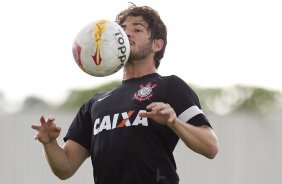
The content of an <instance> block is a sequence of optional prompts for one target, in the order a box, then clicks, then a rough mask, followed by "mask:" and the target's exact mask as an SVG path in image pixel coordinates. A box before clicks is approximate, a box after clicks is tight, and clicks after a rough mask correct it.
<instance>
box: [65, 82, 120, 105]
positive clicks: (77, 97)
mask: <svg viewBox="0 0 282 184" xmlns="http://www.w3.org/2000/svg"><path fill="white" fill-rule="evenodd" d="M120 84H121V81H113V82H110V83H107V84H104V85H101V86H98V87H97V88H91V89H84V90H72V91H71V92H70V94H69V95H68V97H67V99H66V101H65V102H64V103H63V104H62V106H61V108H64V109H76V108H78V107H80V106H81V105H82V104H83V103H84V102H85V101H86V100H88V99H89V98H91V97H92V96H94V95H95V94H96V93H100V92H103V91H108V90H111V89H113V88H116V87H117V86H119V85H120Z"/></svg>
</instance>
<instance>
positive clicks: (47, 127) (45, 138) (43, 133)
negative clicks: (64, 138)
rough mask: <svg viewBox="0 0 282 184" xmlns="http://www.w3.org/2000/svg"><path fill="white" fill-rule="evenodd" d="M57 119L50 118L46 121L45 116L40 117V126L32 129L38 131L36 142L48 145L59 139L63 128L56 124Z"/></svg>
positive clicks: (33, 126)
mask: <svg viewBox="0 0 282 184" xmlns="http://www.w3.org/2000/svg"><path fill="white" fill-rule="evenodd" d="M54 121H55V118H53V117H50V118H48V119H47V121H46V119H45V117H44V116H41V117H40V125H32V126H31V128H32V129H34V130H37V133H36V135H35V137H34V138H35V140H38V141H40V142H41V143H42V144H48V143H50V142H52V141H54V140H56V139H57V137H58V136H59V135H60V132H61V128H60V127H58V126H57V125H56V124H55V123H54Z"/></svg>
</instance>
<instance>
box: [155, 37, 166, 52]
mask: <svg viewBox="0 0 282 184" xmlns="http://www.w3.org/2000/svg"><path fill="white" fill-rule="evenodd" d="M163 46H164V41H163V40H162V39H156V40H154V41H153V45H152V50H153V52H158V51H160V50H162V48H163Z"/></svg>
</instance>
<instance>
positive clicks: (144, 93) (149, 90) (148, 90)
mask: <svg viewBox="0 0 282 184" xmlns="http://www.w3.org/2000/svg"><path fill="white" fill-rule="evenodd" d="M139 87H140V89H139V90H138V92H137V93H135V94H134V97H133V99H136V100H138V101H139V102H143V101H145V100H150V98H151V97H152V96H153V88H155V87H157V84H152V83H151V82H148V83H147V84H146V86H144V84H141V85H140V86H139Z"/></svg>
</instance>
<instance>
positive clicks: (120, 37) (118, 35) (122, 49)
mask: <svg viewBox="0 0 282 184" xmlns="http://www.w3.org/2000/svg"><path fill="white" fill-rule="evenodd" d="M115 35H116V38H117V41H118V43H119V44H120V47H118V50H119V51H120V53H121V54H122V55H121V56H119V57H118V58H119V60H120V62H122V63H124V62H125V61H126V60H127V57H126V46H125V44H124V38H123V34H122V32H121V31H120V29H118V32H117V33H115Z"/></svg>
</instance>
